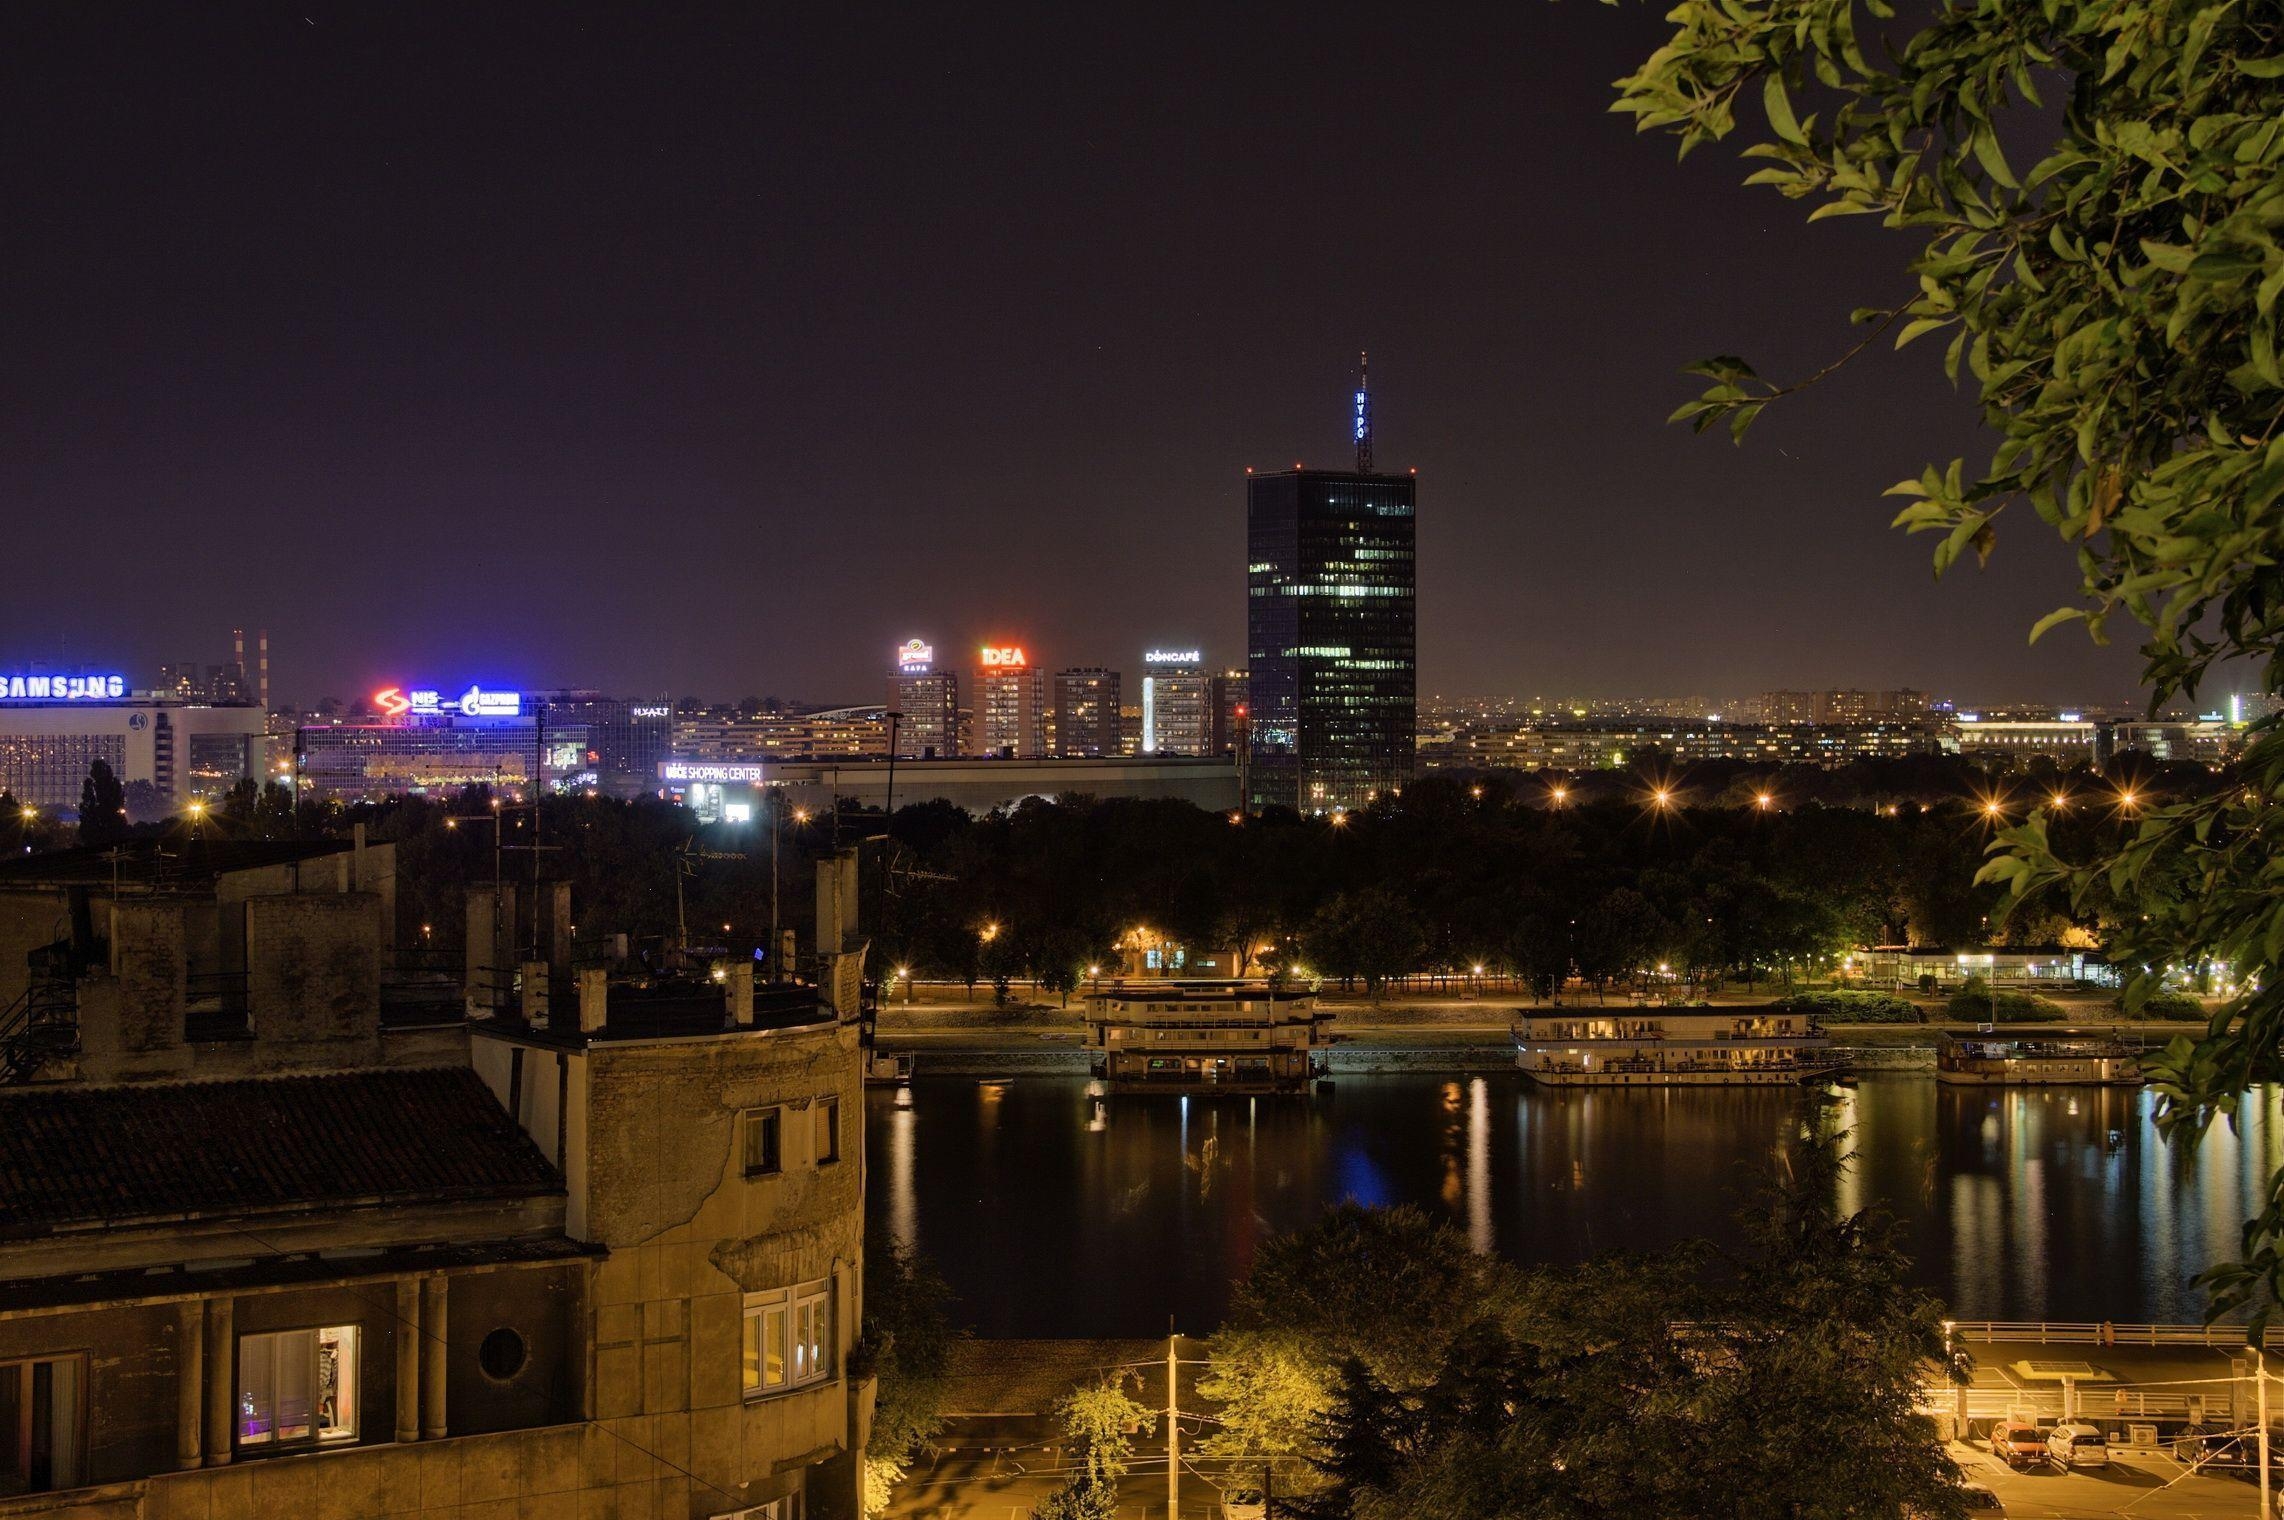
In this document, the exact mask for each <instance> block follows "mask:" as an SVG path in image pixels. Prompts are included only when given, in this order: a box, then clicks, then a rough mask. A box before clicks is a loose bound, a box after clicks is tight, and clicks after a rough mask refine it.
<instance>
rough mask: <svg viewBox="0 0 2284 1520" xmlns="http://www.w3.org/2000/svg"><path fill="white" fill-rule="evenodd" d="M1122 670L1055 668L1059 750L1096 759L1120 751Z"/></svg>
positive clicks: (1065, 755)
mask: <svg viewBox="0 0 2284 1520" xmlns="http://www.w3.org/2000/svg"><path fill="white" fill-rule="evenodd" d="M1118 685H1119V682H1118V672H1117V671H1115V670H1108V669H1105V668H1103V667H1101V666H1099V665H1089V666H1084V667H1082V668H1079V669H1075V670H1058V671H1056V672H1055V753H1056V754H1058V755H1060V756H1062V757H1063V758H1064V759H1066V760H1069V759H1092V758H1097V757H1100V756H1105V755H1115V754H1117V753H1118Z"/></svg>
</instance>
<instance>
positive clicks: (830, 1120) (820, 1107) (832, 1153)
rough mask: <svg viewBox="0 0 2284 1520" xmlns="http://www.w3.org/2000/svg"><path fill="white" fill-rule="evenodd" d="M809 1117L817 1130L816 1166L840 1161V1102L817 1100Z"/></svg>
mask: <svg viewBox="0 0 2284 1520" xmlns="http://www.w3.org/2000/svg"><path fill="white" fill-rule="evenodd" d="M809 1116H810V1120H811V1122H812V1123H814V1124H815V1125H816V1128H817V1164H818V1165H819V1166H824V1165H825V1164H826V1163H828V1162H833V1161H838V1160H840V1159H841V1100H840V1099H838V1098H819V1099H818V1100H817V1101H816V1102H815V1103H814V1104H812V1105H811V1106H810V1109H809Z"/></svg>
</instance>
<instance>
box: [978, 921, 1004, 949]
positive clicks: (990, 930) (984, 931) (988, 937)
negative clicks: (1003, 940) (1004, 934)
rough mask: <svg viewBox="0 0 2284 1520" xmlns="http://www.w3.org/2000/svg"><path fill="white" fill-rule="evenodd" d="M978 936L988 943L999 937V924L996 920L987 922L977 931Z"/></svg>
mask: <svg viewBox="0 0 2284 1520" xmlns="http://www.w3.org/2000/svg"><path fill="white" fill-rule="evenodd" d="M976 936H977V938H979V939H981V940H982V941H983V942H984V943H985V944H987V945H988V944H990V943H991V942H992V941H993V940H995V939H997V938H999V925H998V924H997V923H996V922H994V923H988V924H985V925H984V926H983V927H982V928H981V929H979V930H977V931H976Z"/></svg>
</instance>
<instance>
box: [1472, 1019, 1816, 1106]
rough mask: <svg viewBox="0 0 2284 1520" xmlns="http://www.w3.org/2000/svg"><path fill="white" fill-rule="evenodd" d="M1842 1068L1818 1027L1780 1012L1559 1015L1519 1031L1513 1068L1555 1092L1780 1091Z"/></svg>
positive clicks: (1521, 1025) (1530, 1021) (1525, 1023)
mask: <svg viewBox="0 0 2284 1520" xmlns="http://www.w3.org/2000/svg"><path fill="white" fill-rule="evenodd" d="M1841 1064H1842V1063H1841V1060H1840V1058H1839V1057H1838V1056H1837V1055H1835V1054H1833V1052H1832V1041H1831V1039H1830V1038H1829V1037H1828V1036H1827V1035H1826V1034H1825V1033H1824V1031H1823V1030H1821V1029H1819V1028H1818V1027H1817V1026H1816V1024H1815V1022H1814V1021H1813V1020H1812V1019H1810V1018H1808V1017H1807V1015H1805V1014H1796V1013H1784V1012H1780V1011H1779V1010H1777V1009H1774V1008H1656V1009H1640V1008H1631V1009H1626V1010H1624V1011H1622V1012H1620V1011H1612V1012H1603V1011H1601V1010H1596V1011H1593V1012H1588V1011H1587V1010H1585V1009H1579V1008H1552V1009H1546V1010H1543V1011H1536V1012H1532V1013H1529V1014H1526V1015H1524V1017H1523V1018H1522V1020H1521V1021H1520V1022H1519V1023H1518V1024H1517V1025H1516V1028H1515V1065H1516V1066H1517V1067H1518V1068H1519V1069H1520V1070H1521V1071H1522V1073H1523V1074H1524V1075H1525V1076H1527V1077H1529V1078H1530V1079H1531V1080H1532V1081H1534V1082H1542V1083H1544V1084H1546V1085H1547V1086H1549V1087H1776V1086H1781V1085H1783V1084H1786V1083H1792V1082H1802V1081H1807V1080H1809V1079H1811V1078H1818V1077H1829V1076H1832V1075H1833V1074H1834V1073H1835V1072H1837V1071H1838V1069H1839V1068H1840V1066H1841Z"/></svg>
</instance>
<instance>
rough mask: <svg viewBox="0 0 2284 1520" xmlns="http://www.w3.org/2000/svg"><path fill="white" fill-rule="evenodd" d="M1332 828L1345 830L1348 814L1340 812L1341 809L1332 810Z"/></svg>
mask: <svg viewBox="0 0 2284 1520" xmlns="http://www.w3.org/2000/svg"><path fill="white" fill-rule="evenodd" d="M1332 826H1333V827H1334V828H1336V829H1345V828H1347V827H1348V814H1347V813H1346V812H1344V811H1342V810H1341V809H1339V808H1334V809H1333V810H1332Z"/></svg>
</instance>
